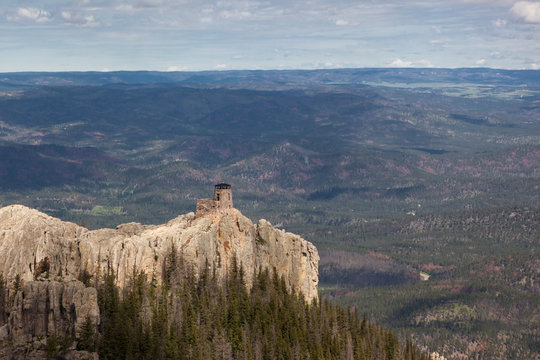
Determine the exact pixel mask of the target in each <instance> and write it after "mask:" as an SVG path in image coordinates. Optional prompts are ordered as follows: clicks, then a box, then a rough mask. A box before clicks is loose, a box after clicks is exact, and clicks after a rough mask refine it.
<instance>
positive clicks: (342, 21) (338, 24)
mask: <svg viewBox="0 0 540 360" xmlns="http://www.w3.org/2000/svg"><path fill="white" fill-rule="evenodd" d="M336 25H337V26H345V25H349V22H348V21H347V20H343V19H338V20H337V21H336Z"/></svg>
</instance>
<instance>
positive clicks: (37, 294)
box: [0, 205, 319, 342]
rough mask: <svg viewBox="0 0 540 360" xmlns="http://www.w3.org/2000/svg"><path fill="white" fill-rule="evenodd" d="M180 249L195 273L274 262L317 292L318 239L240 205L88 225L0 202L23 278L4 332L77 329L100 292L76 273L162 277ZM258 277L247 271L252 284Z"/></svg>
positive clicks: (20, 334) (33, 334)
mask: <svg viewBox="0 0 540 360" xmlns="http://www.w3.org/2000/svg"><path fill="white" fill-rule="evenodd" d="M173 251H174V252H176V253H177V254H178V255H179V256H181V257H182V259H183V260H184V261H185V263H186V264H189V265H190V266H191V267H192V268H193V271H194V272H195V275H197V274H198V273H200V271H201V270H202V269H203V268H204V267H209V268H210V269H211V270H212V271H213V272H215V273H216V275H217V277H218V279H224V278H225V277H226V276H227V275H228V273H229V270H230V269H231V267H232V266H233V263H234V261H236V262H237V264H241V266H242V268H243V270H244V273H245V274H247V275H250V274H255V273H256V272H257V271H258V270H259V269H269V270H273V269H275V271H276V273H277V274H278V275H279V276H282V277H283V278H284V280H285V283H286V284H287V286H288V288H289V289H290V290H294V291H296V292H298V293H302V294H303V295H304V297H305V298H306V299H307V300H313V299H316V298H317V285H318V262H319V255H318V252H317V249H316V248H315V246H313V245H312V244H311V243H310V242H308V241H306V240H304V239H302V238H301V237H300V236H298V235H294V234H291V233H288V232H285V231H283V230H279V229H276V228H274V227H272V225H271V224H270V223H269V222H268V221H266V220H259V222H258V223H257V224H253V223H252V222H251V221H250V220H249V219H248V218H247V217H245V216H243V215H242V214H241V213H240V211H238V210H237V209H234V208H228V209H221V210H218V211H213V212H209V213H207V214H204V215H202V216H195V214H194V213H188V214H185V215H180V216H178V217H177V218H175V219H173V220H171V221H169V222H168V223H166V224H163V225H141V224H138V223H128V224H122V225H119V226H117V227H116V229H98V230H88V229H86V228H85V227H82V226H78V225H76V224H74V223H70V222H65V221H62V220H60V219H57V218H54V217H51V216H48V215H46V214H44V213H41V212H39V211H37V210H34V209H30V208H27V207H25V206H21V205H12V206H8V207H4V208H2V209H0V273H2V274H3V277H4V280H6V281H7V283H8V284H10V286H8V289H13V286H12V285H13V283H14V282H15V281H19V282H20V286H19V289H20V290H19V291H18V293H17V294H12V295H11V296H14V297H15V301H14V306H13V309H12V310H11V311H9V318H8V319H5V320H6V322H5V324H4V326H3V327H2V328H0V338H3V339H4V340H10V341H15V342H17V340H19V341H24V342H28V341H32V339H34V340H35V339H36V338H39V337H43V336H48V335H50V334H52V333H54V334H56V335H60V336H72V335H73V333H74V332H75V331H76V330H77V328H78V327H80V326H81V324H82V322H83V321H84V320H85V319H86V318H87V317H89V318H90V319H92V322H93V324H96V325H97V324H98V323H99V309H98V305H97V296H96V291H95V289H94V288H91V287H90V288H85V287H84V286H83V284H82V283H80V281H78V280H77V279H78V278H80V276H81V274H83V273H84V274H88V275H92V276H93V277H94V279H100V278H102V277H103V276H104V275H105V274H107V272H108V271H110V270H113V271H114V274H115V277H116V282H117V284H118V285H119V286H120V287H122V286H125V285H126V284H127V283H128V281H129V280H130V278H131V276H132V275H133V274H134V273H135V272H136V273H139V272H141V271H143V272H144V273H145V274H146V275H147V276H148V278H149V279H150V278H154V279H156V280H157V281H161V279H162V277H163V275H164V271H165V270H164V269H165V268H166V264H165V259H166V258H167V256H168V255H170V254H171V253H172V252H173ZM251 281H252V279H251V275H250V276H246V286H247V287H248V288H249V287H251ZM25 319H27V320H25ZM28 319H32V321H28Z"/></svg>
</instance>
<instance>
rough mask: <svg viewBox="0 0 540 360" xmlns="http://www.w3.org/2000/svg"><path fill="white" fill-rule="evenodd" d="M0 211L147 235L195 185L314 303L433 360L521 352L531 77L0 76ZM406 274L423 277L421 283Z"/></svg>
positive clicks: (533, 123)
mask: <svg viewBox="0 0 540 360" xmlns="http://www.w3.org/2000/svg"><path fill="white" fill-rule="evenodd" d="M0 91H1V94H2V95H0V204H1V205H2V206H7V205H11V204H23V205H26V206H30V207H33V208H36V209H38V210H41V211H43V212H46V213H47V214H49V215H53V216H55V217H58V218H60V219H62V220H64V221H71V222H75V223H77V224H83V225H84V226H85V227H88V228H89V229H97V228H100V227H103V226H107V227H112V228H114V227H116V225H118V224H120V223H126V222H130V221H136V222H141V223H143V224H160V223H164V222H166V221H169V220H170V219H172V218H174V217H176V216H177V215H178V214H181V213H187V212H189V211H194V210H195V208H194V202H195V200H196V199H198V198H202V197H205V195H206V194H207V191H208V188H209V187H210V186H212V185H213V184H215V183H218V182H222V181H226V182H228V183H231V184H232V185H233V187H234V191H235V207H237V208H238V209H240V210H241V211H242V212H243V213H244V214H245V215H246V216H247V217H249V218H250V219H251V220H252V221H254V220H257V219H259V218H265V219H267V220H268V221H270V222H271V223H272V224H274V225H275V226H277V227H280V228H283V229H286V230H287V231H291V232H294V233H298V234H300V235H301V236H302V237H304V238H305V239H307V240H309V241H311V242H313V243H314V244H315V245H316V246H317V248H318V249H319V253H320V254H321V262H320V268H319V271H320V282H321V284H320V294H321V296H322V297H325V298H328V299H331V301H333V302H335V303H338V304H342V305H349V306H353V307H354V308H355V309H356V310H357V311H358V313H360V314H361V313H366V314H367V316H368V318H369V319H370V320H373V321H379V322H381V323H382V324H384V325H386V326H389V327H391V328H392V329H394V330H395V331H396V332H397V334H398V335H399V336H400V337H401V339H402V340H403V341H404V340H405V339H408V338H411V339H413V340H414V342H415V343H416V344H418V345H419V346H420V347H421V348H424V349H425V350H429V351H430V352H432V351H437V352H439V353H440V354H442V355H444V356H445V357H446V358H448V359H457V358H460V356H466V357H470V358H475V357H477V358H490V359H498V358H500V359H506V358H516V359H518V358H519V359H521V358H535V357H538V356H539V355H540V312H539V311H540V310H539V307H538V304H539V303H540V288H539V284H540V273H539V271H538V269H539V268H540V263H539V259H540V246H539V245H540V189H539V186H540V72H539V71H505V70H489V69H453V70H446V69H430V70H429V71H428V70H424V69H418V70H414V69H343V70H319V71H244V72H243V71H230V72H229V71H227V72H201V73H188V72H179V73H174V72H172V73H156V72H118V73H13V74H0ZM420 272H423V273H425V274H427V275H429V279H428V280H421V278H420Z"/></svg>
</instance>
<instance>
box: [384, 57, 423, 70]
mask: <svg viewBox="0 0 540 360" xmlns="http://www.w3.org/2000/svg"><path fill="white" fill-rule="evenodd" d="M389 67H395V68H411V67H416V68H424V67H433V64H432V63H431V62H429V61H427V60H418V61H405V60H401V59H399V58H398V59H396V60H394V61H392V62H391V63H390V65H389Z"/></svg>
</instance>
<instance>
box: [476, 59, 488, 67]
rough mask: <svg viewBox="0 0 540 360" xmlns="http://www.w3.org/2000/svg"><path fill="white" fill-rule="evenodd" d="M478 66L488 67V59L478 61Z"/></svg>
mask: <svg viewBox="0 0 540 360" xmlns="http://www.w3.org/2000/svg"><path fill="white" fill-rule="evenodd" d="M475 64H476V65H477V66H483V65H486V59H479V60H476V63H475Z"/></svg>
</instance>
